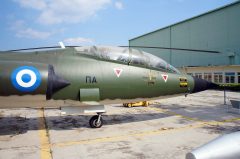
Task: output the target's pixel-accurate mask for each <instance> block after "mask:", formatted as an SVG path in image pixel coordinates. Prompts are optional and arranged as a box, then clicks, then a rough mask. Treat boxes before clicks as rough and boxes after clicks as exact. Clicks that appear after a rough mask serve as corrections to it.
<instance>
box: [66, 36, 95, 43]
mask: <svg viewBox="0 0 240 159" xmlns="http://www.w3.org/2000/svg"><path fill="white" fill-rule="evenodd" d="M63 42H64V43H65V44H66V45H86V44H93V43H94V40H93V39H89V38H83V37H76V38H67V39H64V40H63Z"/></svg>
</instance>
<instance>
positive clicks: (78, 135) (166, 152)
mask: <svg viewBox="0 0 240 159" xmlns="http://www.w3.org/2000/svg"><path fill="white" fill-rule="evenodd" d="M227 97H228V99H227V104H228V106H229V105H230V102H229V99H239V98H240V93H237V92H227ZM223 102H224V101H223V92H222V91H213V90H210V91H204V92H201V93H196V94H191V95H188V97H184V96H180V97H174V98H169V99H161V100H159V101H154V102H153V104H152V105H150V106H149V107H133V108H126V107H123V106H122V105H121V104H116V105H107V106H106V110H107V113H106V114H105V115H104V116H103V119H104V125H103V127H102V128H100V129H92V128H90V127H89V125H88V120H89V119H90V118H91V116H92V115H95V114H91V115H89V114H88V115H78V116H77V115H74V116H63V115H61V113H60V110H58V109H55V108H54V109H30V108H16V109H0V159H6V158H8V159H18V158H19V159H20V158H21V159H22V158H24V159H28V158H29V159H32V158H36V159H76V158H81V159H82V158H88V159H89V158H90V159H91V158H94V159H96V158H101V159H112V158H116V159H126V158H128V159H135V158H140V159H145V158H153V159H155V158H156V159H159V158H163V159H184V158H185V155H186V153H187V152H190V151H191V150H192V149H194V148H196V147H198V146H200V145H202V144H204V143H206V142H208V141H210V140H212V139H214V138H216V137H217V136H219V135H222V134H226V133H230V132H235V131H239V130H240V126H239V125H240V114H238V111H237V110H234V109H227V107H228V106H226V105H223ZM0 103H1V105H4V104H5V105H6V107H7V106H8V104H9V106H13V107H14V104H15V105H22V106H23V105H26V106H27V107H29V106H36V105H38V106H39V105H47V106H53V105H59V106H62V105H76V104H77V102H71V101H65V102H64V101H50V102H45V101H44V98H43V97H42V96H31V97H29V96H27V97H22V98H19V97H7V98H5V97H4V98H2V97H1V98H0Z"/></svg>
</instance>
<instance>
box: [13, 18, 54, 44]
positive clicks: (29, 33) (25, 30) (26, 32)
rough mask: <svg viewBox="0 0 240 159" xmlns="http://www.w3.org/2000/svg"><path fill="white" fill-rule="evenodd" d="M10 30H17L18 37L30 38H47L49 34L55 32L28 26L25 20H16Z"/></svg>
mask: <svg viewBox="0 0 240 159" xmlns="http://www.w3.org/2000/svg"><path fill="white" fill-rule="evenodd" d="M10 30H12V31H14V32H16V37H19V38H28V39H47V38H48V37H49V36H51V35H52V34H54V33H53V32H45V31H38V30H36V29H32V28H30V27H26V24H25V22H24V21H23V20H17V21H15V22H14V23H13V24H12V26H11V27H10Z"/></svg>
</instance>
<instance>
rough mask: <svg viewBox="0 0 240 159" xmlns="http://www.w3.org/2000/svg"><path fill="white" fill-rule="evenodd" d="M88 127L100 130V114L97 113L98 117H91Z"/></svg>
mask: <svg viewBox="0 0 240 159" xmlns="http://www.w3.org/2000/svg"><path fill="white" fill-rule="evenodd" d="M89 125H90V127H91V128H101V127H102V125H103V120H102V113H98V115H94V116H93V117H91V119H90V120H89Z"/></svg>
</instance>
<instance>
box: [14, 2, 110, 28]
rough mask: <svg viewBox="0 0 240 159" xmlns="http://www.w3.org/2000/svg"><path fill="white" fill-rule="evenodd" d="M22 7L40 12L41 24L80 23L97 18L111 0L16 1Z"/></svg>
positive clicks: (39, 19)
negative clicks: (93, 17)
mask: <svg viewBox="0 0 240 159" xmlns="http://www.w3.org/2000/svg"><path fill="white" fill-rule="evenodd" d="M15 1H16V2H18V3H19V4H20V5H21V6H22V7H25V8H31V9H35V10H39V11H40V14H39V16H38V18H37V20H38V22H40V23H41V24H47V25H49V24H60V23H79V22H83V21H85V20H87V19H88V18H91V17H92V16H95V15H96V13H97V12H98V11H99V10H102V9H104V8H105V7H106V6H107V5H108V4H110V3H111V0H15Z"/></svg>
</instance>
